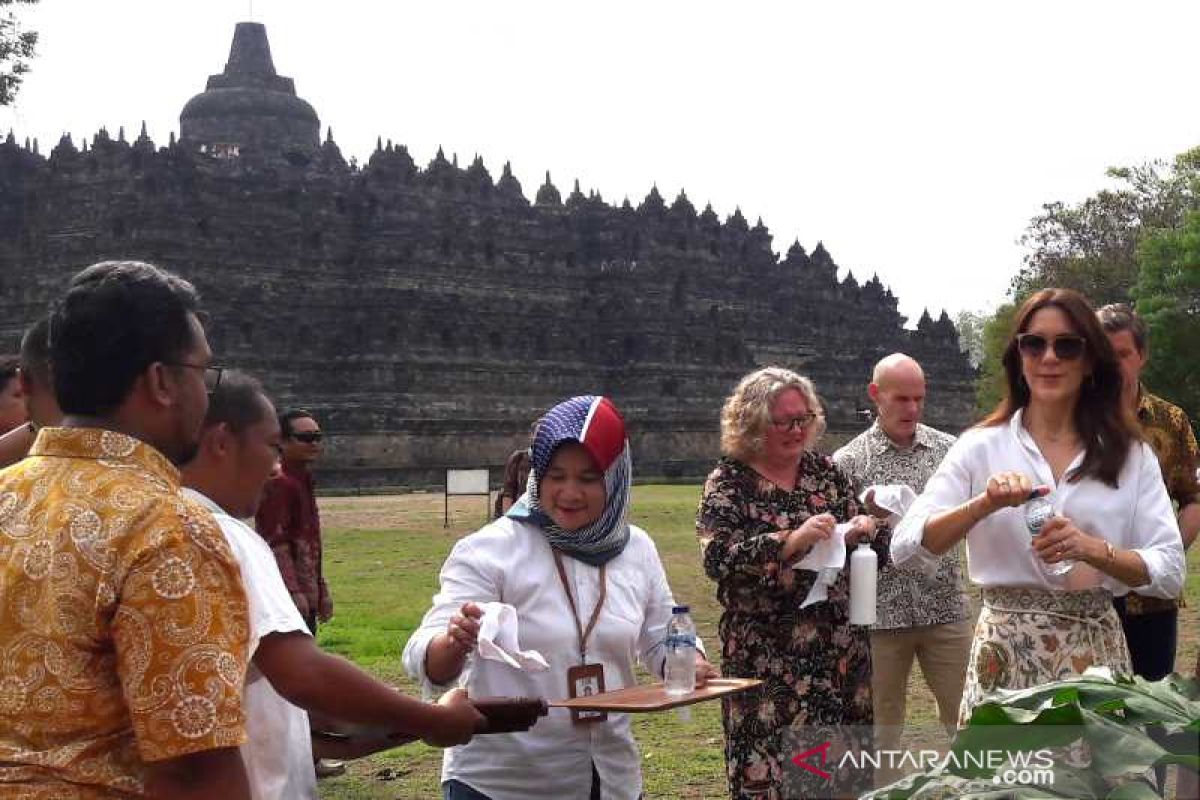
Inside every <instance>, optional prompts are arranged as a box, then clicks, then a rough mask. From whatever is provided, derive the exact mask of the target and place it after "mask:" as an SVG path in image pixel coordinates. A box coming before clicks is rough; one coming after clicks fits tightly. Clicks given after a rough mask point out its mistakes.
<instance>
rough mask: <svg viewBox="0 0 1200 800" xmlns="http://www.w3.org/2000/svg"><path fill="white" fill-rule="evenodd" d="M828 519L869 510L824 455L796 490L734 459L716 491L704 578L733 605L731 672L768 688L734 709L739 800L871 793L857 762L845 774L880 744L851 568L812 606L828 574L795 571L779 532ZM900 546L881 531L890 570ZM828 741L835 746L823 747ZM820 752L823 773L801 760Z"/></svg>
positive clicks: (712, 478)
mask: <svg viewBox="0 0 1200 800" xmlns="http://www.w3.org/2000/svg"><path fill="white" fill-rule="evenodd" d="M825 512H829V513H831V514H833V515H834V516H835V517H836V518H837V520H838V522H846V521H848V520H849V519H850V518H851V517H853V516H855V515H856V514H858V513H860V511H859V508H858V504H857V503H856V501H855V498H854V492H853V489H852V487H851V484H850V481H849V479H848V478H846V477H845V476H844V475H843V474H842V473H841V472H840V471H839V470H838V469H837V467H836V466H835V465H834V464H833V461H832V460H831V459H830V458H829V457H827V456H823V455H820V454H817V453H805V454H804V455H803V457H802V458H801V461H800V466H799V475H798V479H797V482H796V488H795V489H794V490H793V491H790V492H789V491H785V490H784V489H781V488H780V487H778V486H776V485H775V484H774V483H772V482H771V481H769V480H767V479H766V478H764V477H763V476H761V475H760V474H758V472H756V471H755V470H753V469H752V468H750V467H749V466H747V465H745V464H743V463H741V462H739V461H735V460H733V459H729V458H723V459H721V461H720V462H719V463H718V464H717V467H716V469H714V470H713V472H712V474H711V475H709V476H708V481H707V482H706V483H705V485H704V497H703V499H702V500H701V501H700V510H699V513H698V515H697V519H696V531H697V535H698V536H699V537H700V542H701V546H702V547H703V550H704V571H705V572H706V573H707V574H708V576H709V577H710V578H712V579H713V580H715V581H716V582H717V599H718V600H719V601H720V603H721V605H722V606H724V608H725V611H724V613H723V614H722V615H721V623H720V636H721V669H722V670H723V672H724V674H725V675H729V676H734V677H742V678H760V679H762V680H763V681H764V685H763V686H762V687H761V688H760V689H758V690H755V691H750V692H744V693H742V694H738V695H734V696H733V697H732V698H731V699H726V700H725V702H724V705H723V722H724V727H725V762H726V768H727V771H728V775H729V789H730V794H731V796H732V797H733V798H735V800H741V799H742V798H764V799H765V800H794V799H795V798H803V797H846V796H855V797H857V796H858V795H859V794H861V793H863V792H865V791H868V790H870V789H871V784H872V780H873V774H872V771H871V770H870V769H869V768H868V769H859V768H855V767H854V766H852V765H851V764H850V763H849V761H848V760H846V761H845V766H844V768H842V769H839V768H838V767H839V763H840V762H843V754H844V753H845V752H846V751H847V750H858V749H862V748H866V747H869V746H870V731H871V725H872V722H873V717H872V713H871V645H870V638H869V628H867V627H865V626H853V627H852V626H851V625H850V622H849V613H850V587H849V580H848V574H849V569H848V567H849V562H848V560H847V565H846V567H847V568H846V569H842V570H841V571H840V572H839V573H838V577H837V580H836V581H835V582H834V583H833V584H832V585H831V586H830V587H829V589H828V600H826V601H825V602H820V603H816V604H814V605H810V606H808V607H807V608H804V609H801V608H800V604H801V603H802V602H804V599H805V598H806V597H807V596H808V592H809V590H810V589H811V588H812V586H813V582H814V580H816V578H817V573H816V572H811V571H808V570H802V569H792V568H791V567H790V566H789V565H788V564H785V563H783V562H782V561H781V560H780V550H781V549H782V546H783V545H782V542H781V541H780V539H779V538H778V537H776V536H775V535H773V534H775V533H776V532H778V531H785V530H790V529H793V528H798V527H799V526H800V525H801V524H802V523H803V522H804V520H806V519H807V518H808V517H809V516H812V515H815V514H821V513H825ZM890 538H891V534H890V531H888V530H887V529H885V528H882V527H881V528H880V530H879V532H878V534H877V535H876V537H875V541H874V543H873V545H872V546H873V547H874V549H875V550H876V552H877V554H878V555H879V557H880V565H881V566H882V565H883V563H885V560H886V558H887V546H888V541H889V540H890ZM804 555H805V554H804V553H800V554H798V555H797V556H796V557H795V558H794V559H793V561H798V560H799V559H800V558H802V557H803V556H804ZM825 742H831V743H832V744H831V745H829V746H828V747H827V748H824V749H822V745H824V743H825ZM813 748H816V749H815V750H813V752H812V753H811V755H809V756H808V757H807V758H805V759H803V760H804V761H805V763H807V764H809V765H810V766H811V767H813V769H811V770H810V769H803V768H801V767H799V766H797V765H796V764H794V763H793V760H792V759H793V757H795V756H797V755H799V754H802V753H804V752H805V751H808V750H810V749H813ZM823 775H829V777H824V776H823Z"/></svg>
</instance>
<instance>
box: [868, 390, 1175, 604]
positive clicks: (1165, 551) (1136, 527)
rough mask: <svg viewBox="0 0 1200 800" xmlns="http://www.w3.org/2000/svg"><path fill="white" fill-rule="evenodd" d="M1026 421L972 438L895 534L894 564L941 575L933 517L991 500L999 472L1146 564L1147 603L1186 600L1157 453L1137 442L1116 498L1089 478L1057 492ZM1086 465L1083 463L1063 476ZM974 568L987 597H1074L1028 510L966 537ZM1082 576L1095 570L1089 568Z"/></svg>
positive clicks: (1115, 588) (972, 433)
mask: <svg viewBox="0 0 1200 800" xmlns="http://www.w3.org/2000/svg"><path fill="white" fill-rule="evenodd" d="M1021 416H1022V415H1021V412H1020V411H1018V412H1017V413H1016V414H1014V415H1013V417H1012V419H1010V420H1009V422H1008V424H1006V425H997V426H994V427H988V428H973V429H971V430H969V431H967V432H966V433H964V434H963V435H962V436H961V437H960V438H959V440H958V441H957V442H956V443H955V444H954V446H953V447H951V448H950V452H948V453H947V454H946V458H945V459H944V460H943V461H942V463H941V466H940V467H938V470H937V472H936V473H935V474H934V476H933V477H932V478H931V479H930V480H929V483H928V484H927V485H926V487H925V491H924V492H923V493H922V494H921V496H920V497H919V498H918V499H917V501H916V502H915V503H914V504H913V506H912V507H911V508H910V509H909V510H908V513H907V514H905V516H904V519H903V520H901V522H900V524H899V525H898V526H897V527H896V530H895V532H894V533H893V534H892V543H891V547H892V560H893V561H894V562H895V563H896V564H908V565H909V566H917V567H922V568H925V569H929V568H932V567H936V564H937V559H936V557H935V556H934V555H933V554H932V553H930V552H929V551H928V550H927V549H925V547H924V546H923V545H922V544H921V540H922V537H923V536H924V533H925V523H926V522H927V521H928V520H929V517H930V516H932V515H934V514H937V513H939V512H942V511H945V510H947V509H951V508H955V507H957V506H959V505H961V504H963V503H965V502H967V501H968V500H970V499H971V498H973V497H975V496H976V495H978V494H980V493H981V492H983V491H985V490H986V489H987V481H988V478H989V477H991V476H992V475H994V474H996V473H998V472H1005V471H1014V472H1023V473H1025V474H1026V475H1028V476H1029V478H1030V479H1031V480H1032V481H1033V483H1034V485H1035V486H1036V485H1039V484H1046V485H1048V486H1050V487H1051V489H1052V491H1051V494H1050V495H1049V499H1050V501H1051V502H1052V503H1053V504H1054V508H1055V511H1056V512H1057V513H1058V514H1061V515H1062V516H1064V517H1066V518H1068V519H1070V520H1071V521H1072V522H1074V523H1075V525H1076V526H1078V527H1079V529H1080V530H1082V531H1084V532H1085V533H1088V534H1091V535H1092V536H1098V537H1100V538H1102V539H1105V540H1107V541H1109V542H1112V544H1113V546H1115V547H1118V548H1121V549H1124V550H1133V551H1134V552H1136V553H1137V554H1138V555H1140V556H1141V557H1142V560H1143V561H1144V562H1145V563H1146V568H1147V570H1148V571H1149V573H1150V583H1149V584H1148V585H1145V586H1139V587H1137V590H1138V592H1139V593H1141V594H1147V595H1153V596H1155V597H1164V598H1169V597H1176V596H1178V594H1179V591H1180V588H1181V587H1182V585H1183V581H1184V576H1185V574H1186V573H1185V561H1184V554H1183V538H1182V537H1181V535H1180V533H1179V525H1178V523H1177V522H1176V519H1175V512H1174V509H1173V508H1172V506H1171V500H1170V498H1169V497H1168V496H1167V490H1166V486H1165V485H1164V484H1163V479H1162V471H1161V470H1160V469H1159V465H1158V459H1157V458H1155V456H1154V451H1153V450H1151V449H1150V446H1149V445H1147V444H1145V443H1142V442H1138V443H1135V444H1134V445H1133V446H1132V447H1131V449H1130V452H1129V456H1128V457H1127V458H1126V459H1125V465H1124V466H1123V467H1122V468H1121V472H1120V475H1119V479H1118V486H1117V487H1116V488H1113V487H1111V486H1108V485H1107V484H1105V483H1103V482H1101V481H1099V480H1096V479H1095V478H1090V477H1089V478H1084V479H1082V480H1080V481H1077V482H1074V483H1072V482H1069V481H1068V480H1066V478H1065V477H1064V478H1063V480H1062V481H1061V482H1056V481H1055V480H1054V475H1053V473H1052V472H1051V469H1050V465H1049V463H1048V462H1047V461H1046V459H1045V458H1044V457H1043V456H1042V453H1041V451H1040V450H1038V447H1037V444H1036V443H1035V442H1034V440H1033V437H1032V436H1030V435H1029V432H1028V431H1027V430H1025V428H1024V426H1023V425H1022V424H1021ZM1082 459H1083V455H1082V454H1080V455H1079V456H1078V457H1077V458H1076V460H1075V461H1074V462H1073V463H1072V464H1071V466H1070V467H1069V468H1068V469H1067V471H1066V472H1065V473H1064V476H1065V475H1069V474H1070V473H1071V470H1072V469H1074V468H1075V467H1077V466H1078V465H1079V463H1080V462H1081V461H1082ZM967 566H968V571H969V574H970V577H971V580H972V581H974V582H975V583H978V584H981V585H982V586H985V587H986V586H1031V587H1039V588H1044V589H1058V590H1061V589H1064V588H1068V580H1069V579H1068V578H1065V577H1055V576H1053V575H1051V574H1049V573H1048V572H1047V571H1046V570H1045V569H1044V568H1043V567H1042V561H1041V560H1040V559H1039V558H1038V557H1037V554H1036V552H1035V551H1034V549H1033V544H1032V540H1031V536H1030V533H1029V530H1028V528H1027V527H1026V524H1025V515H1024V508H1023V507H1016V508H1003V509H1000V510H999V511H996V512H995V513H993V514H991V515H989V516H987V517H985V518H984V519H982V520H981V521H980V522H978V523H977V524H976V525H975V526H974V527H973V528H971V530H970V532H969V533H968V534H967ZM1079 569H1090V567H1087V566H1086V565H1081V566H1080V567H1077V570H1079ZM1096 580H1098V581H1099V585H1101V586H1104V587H1105V588H1107V589H1108V590H1109V591H1111V592H1112V593H1113V595H1115V596H1120V595H1124V594H1126V593H1127V592H1128V591H1129V587H1128V586H1126V585H1125V584H1123V583H1121V582H1120V581H1118V580H1116V579H1115V578H1112V577H1110V576H1108V575H1102V574H1101V575H1098V576H1097V578H1096ZM1071 588H1075V587H1074V585H1072V586H1071Z"/></svg>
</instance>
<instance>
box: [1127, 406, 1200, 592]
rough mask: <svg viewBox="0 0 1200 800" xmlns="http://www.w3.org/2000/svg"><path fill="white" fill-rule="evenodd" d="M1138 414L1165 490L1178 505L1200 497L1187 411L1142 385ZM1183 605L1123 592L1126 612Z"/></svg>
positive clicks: (1198, 450)
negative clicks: (1160, 470) (1155, 458)
mask: <svg viewBox="0 0 1200 800" xmlns="http://www.w3.org/2000/svg"><path fill="white" fill-rule="evenodd" d="M1137 418H1138V422H1139V423H1141V426H1142V435H1143V436H1145V437H1146V441H1147V442H1148V443H1149V444H1150V447H1152V448H1153V449H1154V454H1155V455H1156V456H1158V465H1159V466H1160V467H1161V468H1162V476H1163V483H1165V484H1166V485H1167V494H1169V495H1171V499H1172V500H1173V501H1174V502H1175V503H1176V505H1178V506H1179V507H1180V508H1182V507H1184V506H1186V505H1189V504H1190V503H1195V502H1198V501H1200V484H1198V483H1197V482H1196V466H1197V461H1198V460H1200V447H1197V446H1196V435H1195V433H1193V432H1192V423H1191V421H1190V420H1189V419H1188V416H1187V414H1186V413H1184V411H1183V409H1181V408H1180V407H1179V406H1176V405H1172V404H1171V403H1168V402H1167V401H1166V400H1163V399H1162V398H1161V397H1158V396H1156V395H1153V394H1150V393H1149V392H1147V391H1146V390H1145V389H1142V394H1141V398H1139V400H1138V409H1137ZM1182 605H1183V598H1180V599H1179V600H1178V601H1175V600H1163V599H1162V598H1159V597H1146V596H1144V595H1140V594H1137V593H1135V592H1130V593H1129V594H1127V595H1125V613H1126V614H1135V615H1137V614H1152V613H1154V612H1156V611H1171V610H1173V609H1175V608H1177V607H1179V606H1182Z"/></svg>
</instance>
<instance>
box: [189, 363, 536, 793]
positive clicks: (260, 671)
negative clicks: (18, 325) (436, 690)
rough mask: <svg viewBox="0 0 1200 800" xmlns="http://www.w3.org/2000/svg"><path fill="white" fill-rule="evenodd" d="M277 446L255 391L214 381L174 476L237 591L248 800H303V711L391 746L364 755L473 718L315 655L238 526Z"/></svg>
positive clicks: (437, 741) (463, 736) (287, 600)
mask: <svg viewBox="0 0 1200 800" xmlns="http://www.w3.org/2000/svg"><path fill="white" fill-rule="evenodd" d="M279 438H280V435H279V423H278V421H277V419H276V416H275V408H274V407H273V406H272V404H271V401H270V400H269V399H268V398H267V396H266V395H265V394H264V393H263V390H262V387H261V386H260V385H259V383H258V382H257V381H255V380H254V379H253V378H251V377H249V376H247V375H243V374H240V373H237V372H232V371H228V370H227V371H225V372H223V373H222V377H221V379H220V381H219V382H218V384H217V386H216V388H214V389H213V390H212V392H211V394H210V396H209V405H208V414H207V416H206V417H205V421H204V434H203V438H202V440H201V443H200V448H199V451H198V452H197V454H196V456H195V457H194V458H193V459H192V460H191V461H190V462H189V463H188V464H187V465H186V466H185V467H184V468H183V470H182V472H183V483H184V485H185V487H187V488H185V489H184V490H183V491H184V492H185V493H187V494H188V495H189V496H190V497H192V498H193V499H195V500H197V501H198V502H200V503H202V504H203V505H204V506H206V507H207V508H208V509H209V510H211V511H212V513H213V516H214V517H215V518H216V520H217V522H218V523H219V525H220V526H221V530H222V531H223V532H224V534H225V537H226V538H227V539H228V540H229V546H230V549H231V550H232V551H233V554H234V555H235V556H236V557H237V560H238V564H239V566H240V567H241V570H242V581H243V583H244V584H245V586H246V596H247V600H248V605H249V609H250V627H251V630H250V647H249V652H250V654H251V656H252V664H251V666H250V668H249V669H248V670H247V673H246V693H245V701H244V707H245V713H246V733H247V736H248V739H249V741H248V742H247V743H246V744H245V745H243V746H242V758H243V760H244V761H245V763H246V771H247V773H248V775H249V778H250V787H251V792H252V794H253V796H254V798H255V800H268V799H270V800H276V798H278V800H297V799H299V800H308V799H310V798H311V800H315V799H316V797H317V787H316V780H315V777H314V775H313V753H312V744H311V739H310V734H309V722H308V714H307V713H306V710H307V711H313V712H315V713H319V714H320V715H322V716H323V717H331V718H335V719H338V720H341V721H344V722H348V723H355V724H360V725H365V726H370V727H371V728H375V729H378V730H381V731H391V732H393V735H395V736H396V737H397V738H395V739H391V740H389V739H388V738H387V737H384V736H381V737H378V738H377V739H376V740H374V744H373V746H372V747H370V748H369V749H383V748H384V747H387V746H389V745H390V746H395V745H397V744H401V743H403V742H404V741H411V740H413V739H417V738H423V739H424V740H425V741H426V742H427V743H429V744H432V745H435V746H439V747H448V746H451V745H456V744H464V743H466V742H467V741H469V740H470V738H471V736H472V733H473V732H474V731H475V730H477V729H479V727H480V725H481V724H482V721H483V717H482V716H481V715H480V714H479V712H478V711H476V710H475V708H474V707H473V706H472V705H471V704H470V703H469V702H468V701H467V697H466V694H465V693H464V692H462V691H461V690H459V691H455V692H452V693H450V694H448V695H444V696H443V698H442V700H441V701H440V702H439V703H437V704H431V703H422V702H420V701H418V700H414V699H413V698H411V697H407V696H405V695H403V694H401V693H399V692H397V691H395V690H394V689H392V688H391V687H390V686H388V685H386V684H384V683H382V682H380V681H378V680H376V679H375V678H373V677H372V676H371V675H369V674H367V673H366V672H364V671H362V670H361V669H359V668H358V667H356V666H354V665H353V664H351V663H350V662H349V661H347V660H345V659H343V658H340V657H338V656H335V655H331V654H329V653H325V652H323V651H322V650H320V649H319V648H318V647H317V645H316V643H315V642H314V641H313V638H312V635H311V634H310V633H309V631H308V626H307V625H305V623H304V619H303V618H301V616H300V613H299V612H298V611H297V610H296V606H295V604H294V603H293V602H292V598H291V596H290V595H289V594H288V591H287V588H286V587H285V586H284V583H283V578H282V576H280V574H279V567H278V566H277V565H276V563H275V556H274V555H273V554H272V552H271V549H270V548H269V547H268V546H267V544H266V542H264V541H263V539H262V537H260V536H259V535H258V534H257V533H255V532H254V529H253V528H250V527H248V526H246V525H245V524H244V523H242V522H240V521H239V518H242V519H245V518H249V517H253V516H254V510H255V508H256V507H257V505H258V501H259V497H260V496H261V494H262V489H263V486H264V485H265V484H266V482H267V478H268V477H269V476H270V474H271V471H272V469H273V468H274V466H275V464H276V462H277V461H278V458H279ZM532 721H533V720H530V722H531V723H532ZM353 754H354V753H348V752H344V753H332V752H331V753H329V755H342V756H345V755H353ZM357 754H358V755H362V754H364V750H363V749H359V750H358V751H357ZM319 755H321V754H319Z"/></svg>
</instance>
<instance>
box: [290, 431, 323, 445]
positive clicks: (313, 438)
mask: <svg viewBox="0 0 1200 800" xmlns="http://www.w3.org/2000/svg"><path fill="white" fill-rule="evenodd" d="M322 435H323V434H322V433H321V432H320V431H301V432H300V433H293V434H290V436H291V438H293V439H295V440H296V441H297V442H304V443H305V444H316V443H317V442H319V441H321V437H322Z"/></svg>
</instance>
